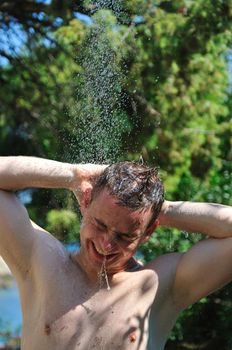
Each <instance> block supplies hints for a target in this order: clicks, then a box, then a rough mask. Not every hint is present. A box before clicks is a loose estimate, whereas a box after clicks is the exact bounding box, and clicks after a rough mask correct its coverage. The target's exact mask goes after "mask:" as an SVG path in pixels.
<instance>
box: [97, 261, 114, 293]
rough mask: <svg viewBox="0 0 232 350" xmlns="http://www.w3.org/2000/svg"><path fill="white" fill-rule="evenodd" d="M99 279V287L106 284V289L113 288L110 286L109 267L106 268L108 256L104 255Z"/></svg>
mask: <svg viewBox="0 0 232 350" xmlns="http://www.w3.org/2000/svg"><path fill="white" fill-rule="evenodd" d="M98 280H99V289H101V288H102V287H103V285H104V284H106V289H107V290H108V291H110V289H111V288H110V284H109V279H108V275H107V268H106V256H105V257H104V260H103V263H102V266H101V268H100V271H99V273H98Z"/></svg>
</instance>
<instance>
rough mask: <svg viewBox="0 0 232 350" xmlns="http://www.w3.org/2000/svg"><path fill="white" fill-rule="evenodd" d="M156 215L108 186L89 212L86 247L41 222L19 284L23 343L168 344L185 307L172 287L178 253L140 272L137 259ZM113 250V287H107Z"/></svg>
mask: <svg viewBox="0 0 232 350" xmlns="http://www.w3.org/2000/svg"><path fill="white" fill-rule="evenodd" d="M150 215H151V213H150V211H146V212H132V211H131V210H129V209H127V208H124V207H121V206H118V205H117V203H116V202H115V199H114V198H112V197H111V196H109V195H108V193H107V192H103V193H101V194H100V195H99V196H98V197H97V198H96V199H95V200H94V201H93V202H91V203H90V204H89V205H87V206H86V208H85V210H84V212H83V223H82V227H81V249H80V252H79V253H77V254H74V255H72V256H70V255H69V254H68V253H67V251H66V250H65V249H64V248H63V246H62V245H61V244H60V243H59V242H58V241H57V240H56V239H55V238H54V237H52V236H51V235H49V234H47V233H44V232H42V231H41V228H39V227H37V226H35V233H36V234H37V237H38V240H37V243H36V245H35V251H34V254H33V262H32V269H31V272H30V275H29V277H28V278H27V280H25V281H24V282H23V283H21V284H20V286H19V287H20V292H21V299H22V308H23V315H24V324H23V336H22V350H30V349H35V350H44V349H51V350H53V349H56V350H74V349H80V350H86V349H91V350H92V349H98V350H100V349H102V350H103V349H104V350H105V349H111V350H116V349H120V350H124V349H125V350H126V349H139V350H145V349H151V350H154V349H156V350H161V349H163V345H164V342H165V340H166V337H167V334H168V332H169V331H170V328H171V327H172V325H173V322H174V320H175V318H176V316H177V313H178V310H176V307H175V305H174V304H173V301H172V297H171V293H170V290H171V285H172V281H173V278H174V274H175V265H176V264H177V261H178V259H177V255H176V254H173V255H172V254H169V255H168V256H164V257H162V258H159V259H157V261H155V262H153V263H152V264H150V265H147V266H146V267H140V268H138V270H137V271H134V270H135V269H134V268H135V264H131V261H132V259H131V257H132V256H133V254H134V252H135V251H136V248H137V247H138V245H139V244H140V243H141V242H142V241H144V240H146V239H147V238H148V237H149V234H148V233H147V232H146V227H147V223H148V222H149V219H150ZM100 252H102V253H104V254H101V253H100ZM105 254H107V255H106V268H107V274H108V277H109V283H110V287H111V289H110V291H107V289H106V284H104V285H102V288H99V280H98V272H99V270H100V268H101V266H102V263H103V261H104V258H105ZM128 261H130V264H128ZM130 270H131V271H130ZM132 270H133V271H132Z"/></svg>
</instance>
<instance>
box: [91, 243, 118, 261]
mask: <svg viewBox="0 0 232 350" xmlns="http://www.w3.org/2000/svg"><path fill="white" fill-rule="evenodd" d="M91 244H92V247H93V249H94V251H95V253H97V254H98V256H99V257H101V258H105V259H106V260H109V259H110V258H112V257H113V256H115V255H116V254H117V253H111V252H110V253H107V252H104V251H103V250H102V249H101V248H100V247H98V246H96V245H95V244H94V243H93V242H91Z"/></svg>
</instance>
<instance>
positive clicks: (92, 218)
mask: <svg viewBox="0 0 232 350" xmlns="http://www.w3.org/2000/svg"><path fill="white" fill-rule="evenodd" d="M116 202H117V200H116V199H115V198H114V197H113V196H111V195H110V194H109V193H108V191H107V190H105V189H104V190H103V191H101V192H100V193H99V194H98V195H97V197H96V198H95V199H94V200H93V201H92V202H91V203H90V204H89V205H88V206H87V207H86V208H85V210H84V211H83V222H82V226H81V232H80V237H81V250H80V257H81V259H82V262H84V263H85V264H86V266H87V265H88V266H89V265H91V269H92V270H97V271H99V269H100V268H101V266H102V264H103V262H104V260H105V263H106V268H107V271H108V272H109V273H116V272H119V271H123V270H125V268H126V266H127V262H128V260H129V259H130V258H131V257H132V256H133V255H134V253H135V251H136V249H137V248H138V246H139V244H140V243H142V242H143V241H144V240H145V239H146V238H147V236H146V232H145V231H146V228H147V225H148V223H149V221H150V218H151V210H150V209H149V210H146V211H132V210H131V209H129V208H127V207H123V206H120V205H118V204H117V203H116ZM89 267H90V266H89Z"/></svg>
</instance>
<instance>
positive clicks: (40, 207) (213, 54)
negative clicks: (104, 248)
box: [0, 0, 232, 350]
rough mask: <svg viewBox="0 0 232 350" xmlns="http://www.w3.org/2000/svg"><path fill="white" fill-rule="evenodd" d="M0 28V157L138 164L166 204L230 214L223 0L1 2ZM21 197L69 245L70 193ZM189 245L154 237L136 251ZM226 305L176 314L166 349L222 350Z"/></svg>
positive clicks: (188, 239)
mask: <svg viewBox="0 0 232 350" xmlns="http://www.w3.org/2000/svg"><path fill="white" fill-rule="evenodd" d="M0 24H1V27H0V34H1V35H0V37H1V39H0V82H1V84H0V98H1V105H0V153H1V155H30V156H39V157H47V158H52V159H57V160H62V161H72V162H86V161H94V162H110V161H115V160H119V159H135V160H138V159H139V157H140V156H141V155H142V157H143V159H144V161H145V162H146V163H148V164H150V165H158V166H159V167H160V173H161V176H162V178H163V181H164V183H165V187H166V197H167V198H168V199H170V200H194V201H212V202H220V203H224V204H228V205H232V199H231V198H232V196H231V194H232V180H231V179H232V175H231V170H232V162H231V161H232V121H231V110H232V99H231V93H232V92H231V79H232V76H231V70H232V68H231V57H232V56H231V41H232V1H231V0H215V1H210V0H195V1H192V0H172V1H170V0H169V1H168V0H167V1H164V0H156V1H155V0H154V1H152V0H151V1H150V0H148V1H142V0H128V1H109V0H98V1H95V2H94V1H67V0H66V1H62V0H51V1H36V0H22V1H20V4H19V3H18V2H16V1H10V0H6V1H3V2H1V4H0ZM20 195H21V197H22V199H23V200H24V202H27V206H28V210H29V211H30V214H31V216H32V218H33V219H34V220H35V221H37V222H38V223H39V224H40V225H42V226H44V227H46V228H48V229H49V230H50V231H52V232H53V233H54V234H55V235H57V237H58V238H59V239H61V240H63V241H66V242H70V241H74V240H76V238H77V231H78V227H79V226H78V225H79V216H78V208H77V206H76V203H75V200H74V198H73V197H72V195H71V194H70V193H66V192H65V191H49V190H40V191H36V190H28V191H27V192H24V193H21V194H20ZM198 239H199V236H198V235H197V234H192V235H188V234H187V233H185V232H178V231H177V230H172V231H169V230H166V229H165V230H164V229H162V228H159V229H158V230H157V232H156V233H155V234H154V235H153V237H152V238H151V240H150V241H149V243H147V244H146V245H145V246H144V247H143V248H142V251H143V254H144V257H145V260H149V259H152V258H154V257H155V256H157V255H159V254H162V253H164V252H167V251H172V250H177V249H179V250H181V251H184V250H186V249H188V247H189V246H190V245H191V244H192V243H193V242H195V241H196V240H198ZM202 283H204V281H202ZM231 297H232V290H231V286H227V287H226V288H224V289H222V290H220V291H218V292H216V293H214V294H213V295H211V296H209V297H208V298H204V299H203V300H201V301H200V302H199V303H198V304H196V305H194V306H192V307H190V308H189V309H188V310H186V311H185V312H184V313H183V314H182V315H181V316H180V318H179V320H178V322H177V324H176V326H175V328H174V330H173V332H172V334H171V337H170V340H169V342H168V344H167V346H166V349H190V348H191V349H212V350H213V349H232V335H231V326H232V314H231V306H232V305H231V304H232V303H231Z"/></svg>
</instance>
